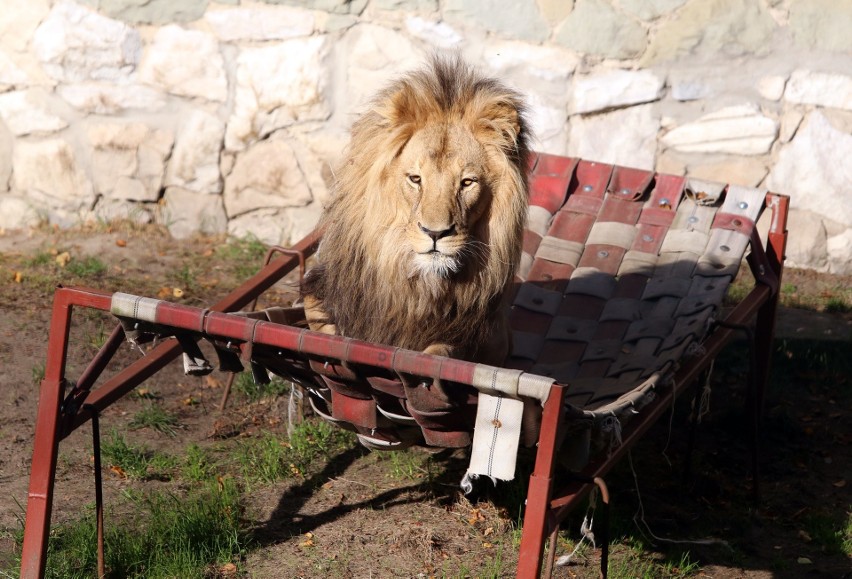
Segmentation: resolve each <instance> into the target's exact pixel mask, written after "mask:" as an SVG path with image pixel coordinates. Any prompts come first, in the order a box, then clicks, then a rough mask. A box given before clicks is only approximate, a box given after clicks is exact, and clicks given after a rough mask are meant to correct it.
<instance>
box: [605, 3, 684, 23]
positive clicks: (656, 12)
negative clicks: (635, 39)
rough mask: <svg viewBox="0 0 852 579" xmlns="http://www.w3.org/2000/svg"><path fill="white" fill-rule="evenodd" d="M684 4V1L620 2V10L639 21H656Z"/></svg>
mask: <svg viewBox="0 0 852 579" xmlns="http://www.w3.org/2000/svg"><path fill="white" fill-rule="evenodd" d="M684 4H686V0H621V1H620V2H619V6H621V9H622V10H624V11H625V12H627V13H628V14H632V15H633V16H635V17H636V18H638V19H639V20H645V21H648V20H656V19H657V18H659V17H660V16H663V15H665V14H670V13H671V12H674V11H675V10H677V9H678V8H680V7H681V6H683V5H684Z"/></svg>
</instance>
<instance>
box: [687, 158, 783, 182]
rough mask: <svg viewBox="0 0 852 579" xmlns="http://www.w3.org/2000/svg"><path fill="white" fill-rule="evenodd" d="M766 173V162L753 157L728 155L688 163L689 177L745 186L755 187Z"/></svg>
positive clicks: (767, 171) (767, 170)
mask: <svg viewBox="0 0 852 579" xmlns="http://www.w3.org/2000/svg"><path fill="white" fill-rule="evenodd" d="M768 173H769V169H768V168H767V167H766V164H765V163H763V161H761V160H760V159H758V158H755V157H729V158H726V159H722V160H708V161H704V162H700V161H699V162H693V163H690V164H689V176H690V177H695V178H696V179H703V180H705V181H724V182H725V183H733V184H735V185H743V186H745V187H757V186H758V185H760V183H761V181H763V179H764V177H766V175H767V174H768Z"/></svg>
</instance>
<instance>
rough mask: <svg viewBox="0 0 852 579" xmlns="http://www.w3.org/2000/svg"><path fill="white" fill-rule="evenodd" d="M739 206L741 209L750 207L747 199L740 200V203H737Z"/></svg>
mask: <svg viewBox="0 0 852 579" xmlns="http://www.w3.org/2000/svg"><path fill="white" fill-rule="evenodd" d="M737 207H739V208H740V209H748V203H746V202H745V201H740V202H739V203H737Z"/></svg>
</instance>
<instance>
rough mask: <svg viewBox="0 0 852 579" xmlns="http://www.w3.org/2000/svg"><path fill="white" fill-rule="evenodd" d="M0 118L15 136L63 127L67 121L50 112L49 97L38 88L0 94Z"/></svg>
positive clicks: (56, 129)
mask: <svg viewBox="0 0 852 579" xmlns="http://www.w3.org/2000/svg"><path fill="white" fill-rule="evenodd" d="M0 118H2V119H3V121H5V123H6V126H7V127H8V128H9V130H10V131H11V132H12V134H14V135H15V136H17V137H22V136H24V135H30V134H45V133H52V132H55V131H58V130H60V129H64V128H65V127H67V126H68V122H67V121H65V119H63V118H62V117H59V116H57V115H54V114H53V113H52V112H51V107H50V103H49V97H48V95H47V93H46V92H45V91H44V90H43V89H40V88H33V89H29V90H21V91H15V92H7V93H3V94H0Z"/></svg>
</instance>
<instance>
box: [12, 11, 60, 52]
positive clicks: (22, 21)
mask: <svg viewBox="0 0 852 579" xmlns="http://www.w3.org/2000/svg"><path fill="white" fill-rule="evenodd" d="M49 10H50V2H49V0H27V1H26V2H14V1H12V2H3V16H2V17H0V46H2V47H4V48H8V49H10V50H14V51H17V52H23V51H25V50H26V49H27V45H28V44H29V42H30V39H31V38H32V36H33V32H34V31H35V29H36V27H38V25H39V23H40V22H41V21H42V20H43V19H44V17H45V16H47V13H48V11H49Z"/></svg>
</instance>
